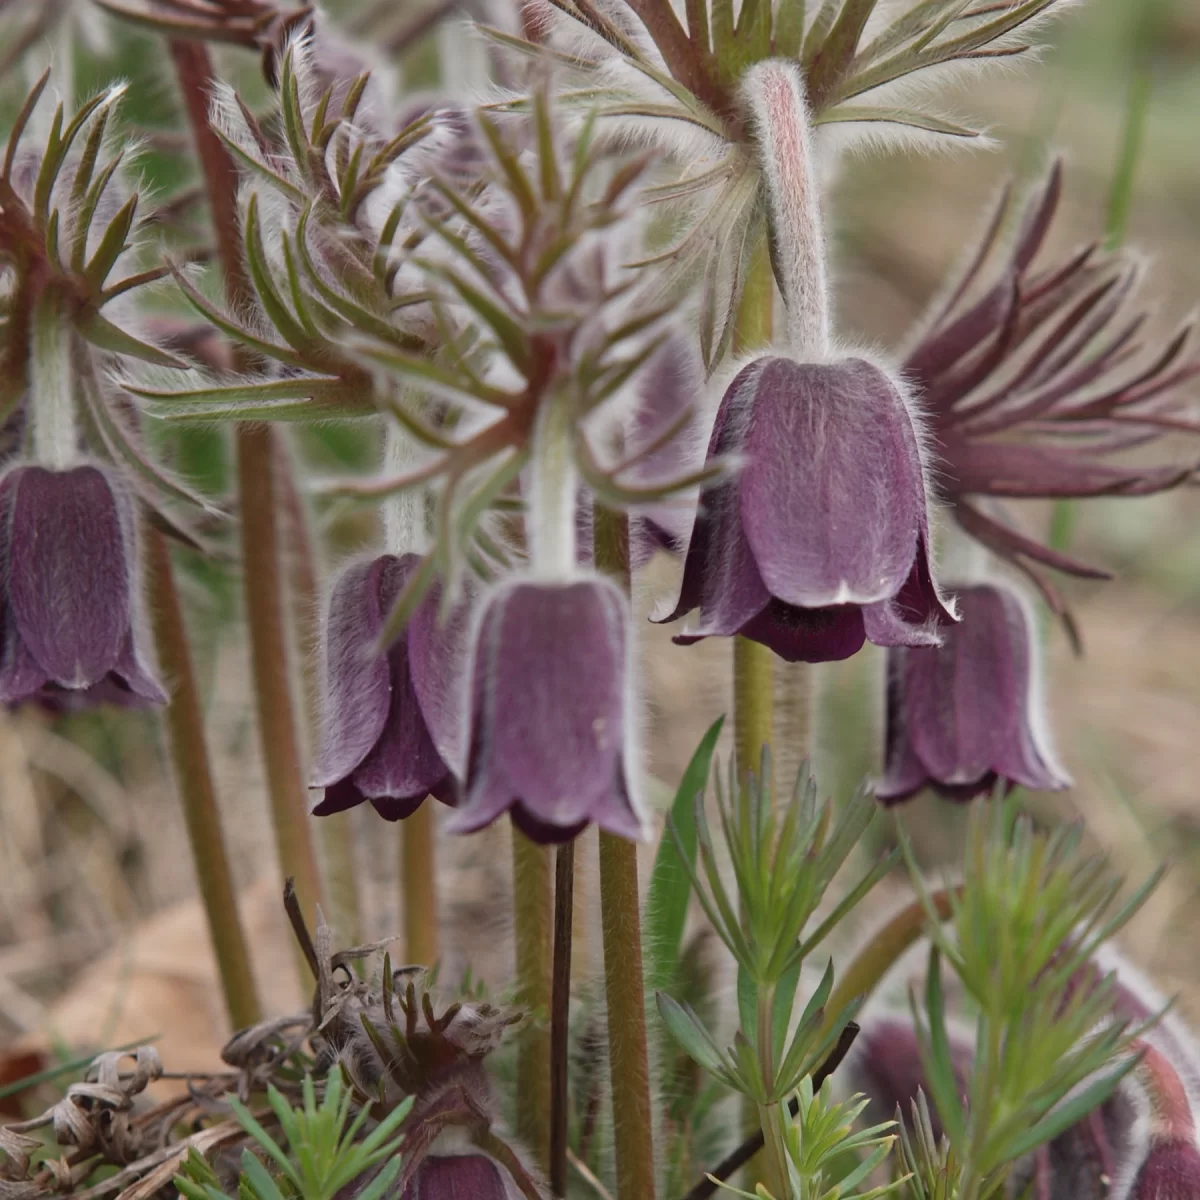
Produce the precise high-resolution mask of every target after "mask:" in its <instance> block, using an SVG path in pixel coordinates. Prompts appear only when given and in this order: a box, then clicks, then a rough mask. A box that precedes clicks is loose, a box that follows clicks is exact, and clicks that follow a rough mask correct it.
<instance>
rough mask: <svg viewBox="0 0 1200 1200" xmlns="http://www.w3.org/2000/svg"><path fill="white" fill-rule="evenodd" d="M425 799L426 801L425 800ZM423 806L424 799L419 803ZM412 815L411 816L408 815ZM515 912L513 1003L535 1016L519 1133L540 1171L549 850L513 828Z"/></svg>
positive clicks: (522, 1064)
mask: <svg viewBox="0 0 1200 1200" xmlns="http://www.w3.org/2000/svg"><path fill="white" fill-rule="evenodd" d="M427 804H428V801H426V805H427ZM422 807H425V805H422ZM410 819H411V818H410ZM512 858H513V918H514V925H515V929H514V934H515V938H516V949H517V995H516V1001H517V1003H518V1004H519V1005H520V1006H521V1007H522V1008H524V1009H525V1010H526V1011H527V1012H529V1013H530V1014H531V1015H532V1016H533V1017H534V1018H535V1019H534V1020H533V1021H531V1022H530V1024H529V1026H528V1027H527V1028H526V1029H525V1030H524V1031H523V1032H522V1035H521V1044H520V1047H519V1049H518V1051H517V1095H518V1096H519V1097H520V1098H521V1103H520V1105H519V1106H518V1115H517V1133H518V1134H519V1135H520V1137H521V1139H522V1141H524V1142H525V1144H526V1145H527V1146H528V1147H529V1149H530V1151H531V1152H532V1154H533V1157H534V1159H535V1161H536V1162H537V1164H538V1165H539V1167H541V1169H542V1170H543V1171H548V1169H549V1165H550V1121H551V1113H550V1032H549V1030H548V1029H547V1028H546V1021H545V1018H546V1016H547V1014H548V1013H549V1012H550V1005H551V995H550V993H551V955H552V949H551V930H550V920H551V906H552V904H553V900H552V897H551V885H550V851H549V850H548V849H547V848H546V847H545V846H539V845H537V844H536V843H535V842H532V841H530V840H529V838H527V837H526V836H525V835H524V834H523V833H521V831H520V830H519V829H517V828H516V827H515V826H514V827H513V831H512Z"/></svg>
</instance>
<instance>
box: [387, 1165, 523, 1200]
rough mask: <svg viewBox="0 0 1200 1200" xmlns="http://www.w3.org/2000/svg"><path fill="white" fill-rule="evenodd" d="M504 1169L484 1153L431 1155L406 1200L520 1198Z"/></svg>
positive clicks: (503, 1199) (407, 1191)
mask: <svg viewBox="0 0 1200 1200" xmlns="http://www.w3.org/2000/svg"><path fill="white" fill-rule="evenodd" d="M519 1195H520V1193H519V1192H518V1191H517V1190H516V1188H515V1186H510V1184H509V1183H508V1182H507V1181H506V1178H505V1175H504V1172H503V1171H502V1170H501V1169H500V1167H499V1166H498V1165H497V1164H496V1163H495V1162H493V1161H492V1159H490V1158H487V1157H486V1156H485V1155H482V1154H430V1155H427V1156H426V1157H425V1158H424V1159H423V1160H422V1162H421V1165H420V1167H418V1168H417V1174H416V1176H415V1177H414V1179H413V1181H412V1182H411V1183H410V1184H409V1185H408V1187H406V1188H405V1189H404V1196H403V1200H510V1198H511V1197H516V1196H519Z"/></svg>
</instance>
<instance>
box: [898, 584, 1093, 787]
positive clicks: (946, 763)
mask: <svg viewBox="0 0 1200 1200" xmlns="http://www.w3.org/2000/svg"><path fill="white" fill-rule="evenodd" d="M954 595H955V599H956V600H957V602H958V605H959V613H960V616H961V620H960V622H959V623H958V624H957V625H954V626H951V627H948V628H946V629H944V630H943V632H942V638H943V640H942V644H941V645H940V646H930V647H912V648H897V649H893V650H891V651H890V652H889V654H888V698H887V763H886V769H885V773H884V777H883V779H882V781H881V782H880V783H879V784H878V786H877V788H876V795H877V796H878V797H879V799H880V800H882V801H884V802H885V803H893V802H895V801H899V800H905V799H907V798H908V797H910V796H912V795H914V794H915V793H916V792H919V791H920V790H921V789H922V788H925V787H932V788H934V789H935V790H936V791H937V792H938V793H940V794H941V795H943V796H946V797H948V798H950V799H954V800H968V799H971V798H972V797H974V796H979V795H985V794H987V793H988V792H991V791H992V790H993V789H994V788H995V787H996V785H997V784H998V783H1003V784H1004V785H1006V786H1015V785H1020V786H1022V787H1027V788H1033V789H1035V790H1049V791H1057V790H1058V789H1060V788H1063V787H1066V786H1067V784H1068V782H1069V781H1068V779H1067V777H1066V775H1065V774H1064V773H1063V771H1062V769H1061V768H1060V767H1059V766H1058V765H1057V764H1056V762H1055V760H1054V756H1053V754H1052V753H1051V751H1050V749H1049V747H1048V745H1047V740H1046V733H1045V716H1044V714H1043V712H1042V711H1041V709H1042V704H1041V695H1040V679H1039V674H1038V662H1037V650H1036V640H1035V639H1036V636H1037V632H1036V628H1035V626H1034V623H1033V619H1032V614H1031V613H1030V611H1029V609H1028V606H1027V605H1026V604H1025V602H1024V600H1023V599H1022V598H1021V597H1020V596H1019V595H1018V593H1017V592H1015V591H1014V590H1013V589H1011V588H1010V587H1008V586H1006V585H1002V584H998V583H978V584H972V585H970V586H966V587H962V588H957V589H955V592H954Z"/></svg>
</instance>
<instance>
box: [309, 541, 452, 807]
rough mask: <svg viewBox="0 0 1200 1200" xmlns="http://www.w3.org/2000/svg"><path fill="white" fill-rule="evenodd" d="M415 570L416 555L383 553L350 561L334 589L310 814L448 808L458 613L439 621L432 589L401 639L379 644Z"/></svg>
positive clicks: (327, 628) (436, 597)
mask: <svg viewBox="0 0 1200 1200" xmlns="http://www.w3.org/2000/svg"><path fill="white" fill-rule="evenodd" d="M420 567H421V557H420V556H419V555H416V554H405V555H401V556H396V555H393V554H384V555H380V556H379V557H378V558H374V559H371V560H369V561H366V562H358V563H353V564H351V565H350V566H349V567H347V568H346V569H345V570H344V571H343V572H342V574H341V575H340V576H339V578H338V580H337V582H336V583H335V584H334V587H333V591H332V593H331V595H330V601H329V613H328V618H327V621H326V626H325V636H324V642H325V659H326V702H325V705H326V712H325V722H326V723H325V732H324V739H323V744H322V748H321V753H320V755H319V756H318V759H317V763H316V766H315V767H314V769H313V776H312V781H311V786H313V787H315V788H324V789H325V797H324V799H323V800H322V801H321V802H320V803H319V804H318V805H317V806H316V808H314V809H313V812H314V813H315V814H316V815H317V816H327V815H329V814H330V813H335V812H341V811H342V810H344V809H347V808H353V807H354V806H355V805H358V804H363V803H367V802H369V803H370V805H371V806H372V808H374V809H375V811H376V812H377V813H379V815H380V816H381V817H384V818H386V819H387V820H389V821H398V820H402V819H403V818H404V817H408V816H411V815H412V814H413V813H414V812H416V810H417V809H418V808H419V807H420V806H421V804H422V802H423V801H424V800H425V797H426V796H434V797H436V798H437V799H439V800H441V801H443V802H444V803H446V804H452V803H454V798H455V797H454V778H453V774H452V772H451V770H450V767H449V766H447V764H446V761H445V758H444V757H443V751H444V752H445V753H447V754H450V753H451V752H450V751H449V750H448V749H447V747H448V746H449V745H450V744H451V742H452V741H453V732H452V730H451V729H449V727H448V725H447V719H449V720H450V721H451V723H452V720H453V718H452V717H451V716H450V714H449V709H448V705H447V702H446V699H445V697H446V695H447V694H448V693H449V691H451V690H452V689H453V686H454V682H453V681H454V674H455V671H456V667H457V655H456V653H455V645H454V642H455V635H456V633H457V631H458V630H460V629H461V627H462V622H463V620H464V617H463V614H462V613H461V611H460V612H456V613H455V614H454V615H453V616H452V617H451V618H450V623H449V624H448V625H443V624H442V623H441V622H440V621H439V619H438V602H439V597H440V592H439V590H438V589H437V588H436V587H435V588H434V589H432V590H431V591H430V592H429V593H428V594H427V595H426V596H425V598H424V599H423V600H422V602H421V604H420V606H419V608H418V611H417V613H416V614H415V615H414V617H413V619H412V620H411V621H410V622H409V625H408V628H407V629H406V631H405V632H404V634H403V635H402V636H401V637H400V638H398V639H397V640H396V641H395V642H393V643H392V644H391V645H390V646H389V647H387V649H386V650H384V649H382V648H381V647H380V644H379V643H380V638H381V637H382V635H383V631H384V625H385V622H386V620H387V616H388V614H389V612H390V611H391V609H392V607H393V605H394V604H395V602H396V599H397V597H398V596H399V595H400V593H401V591H402V590H403V589H404V587H405V585H406V584H407V583H408V582H409V580H410V579H411V578H412V576H413V575H414V574H415V572H417V571H418V570H419V569H420ZM433 730H437V731H438V734H440V736H437V735H435V733H434V732H433ZM439 747H440V748H439Z"/></svg>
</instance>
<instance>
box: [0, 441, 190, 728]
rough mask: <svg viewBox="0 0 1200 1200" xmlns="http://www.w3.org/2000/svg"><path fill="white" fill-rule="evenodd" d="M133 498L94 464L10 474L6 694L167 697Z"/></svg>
mask: <svg viewBox="0 0 1200 1200" xmlns="http://www.w3.org/2000/svg"><path fill="white" fill-rule="evenodd" d="M135 526H136V520H135V512H134V505H133V501H132V500H131V499H130V497H129V496H128V495H127V494H126V492H125V491H124V489H123V488H122V487H121V485H120V484H119V483H118V482H117V480H116V479H115V478H113V476H112V475H111V474H110V473H109V472H107V471H104V470H102V469H101V468H99V467H96V466H91V465H88V464H84V465H80V466H75V467H70V468H69V469H66V470H60V471H52V470H49V469H47V468H45V467H40V466H29V465H17V466H14V467H12V468H10V469H9V471H8V472H7V473H6V474H5V475H4V477H3V479H0V588H2V590H0V637H2V639H3V645H2V651H0V701H2V702H4V703H6V704H19V703H21V702H23V701H27V700H38V701H43V702H47V703H49V704H51V705H52V706H56V707H78V706H80V705H81V704H87V705H91V704H99V703H113V702H116V703H120V704H124V705H129V706H134V707H137V706H142V705H148V704H163V703H165V702H166V699H167V697H166V694H165V693H164V691H163V689H162V686H161V684H160V683H159V682H158V680H157V678H156V673H155V669H154V667H153V665H152V663H151V660H150V657H149V655H148V653H147V651H146V648H145V640H146V631H145V630H144V629H143V628H142V615H141V608H142V605H141V596H140V590H139V581H138V572H137V561H138V559H137V538H136V533H135Z"/></svg>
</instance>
